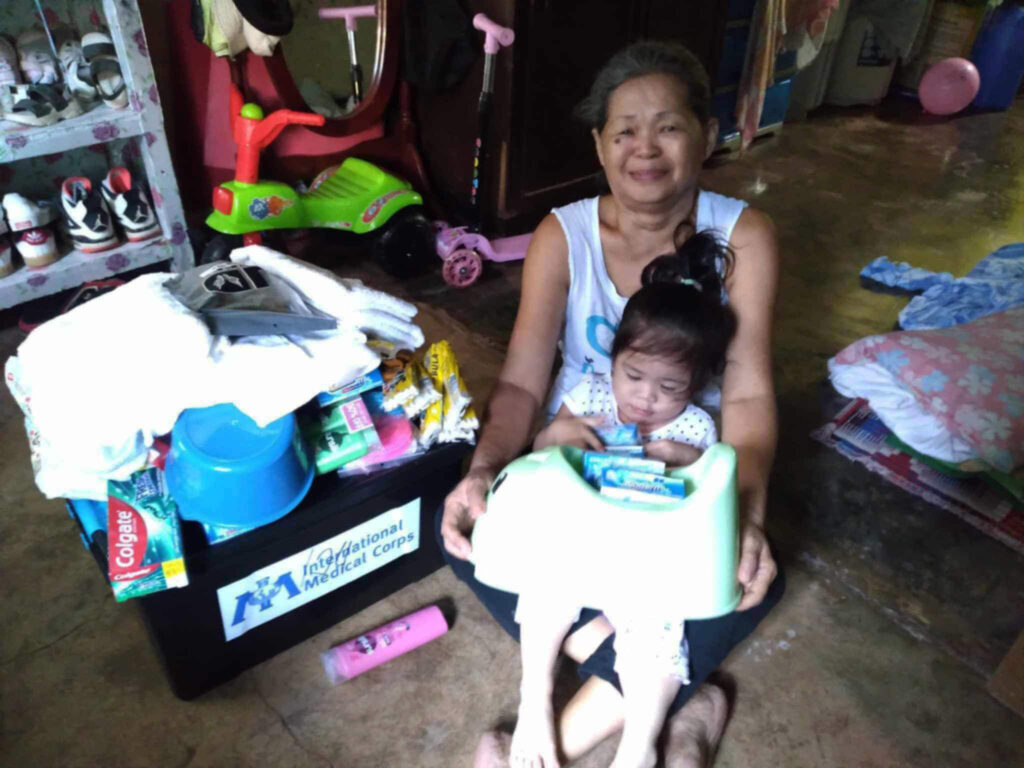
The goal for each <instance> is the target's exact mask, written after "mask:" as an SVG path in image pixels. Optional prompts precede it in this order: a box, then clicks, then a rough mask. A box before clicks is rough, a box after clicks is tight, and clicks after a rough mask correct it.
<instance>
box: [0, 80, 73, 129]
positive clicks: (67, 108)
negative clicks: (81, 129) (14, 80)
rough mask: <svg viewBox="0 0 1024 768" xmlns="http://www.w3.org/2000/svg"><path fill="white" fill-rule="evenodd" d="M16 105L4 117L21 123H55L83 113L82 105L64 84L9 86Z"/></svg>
mask: <svg viewBox="0 0 1024 768" xmlns="http://www.w3.org/2000/svg"><path fill="white" fill-rule="evenodd" d="M8 90H9V93H10V95H11V97H12V98H11V100H12V101H13V102H14V106H13V107H12V108H11V110H10V111H8V112H6V113H5V114H4V119H6V120H10V121H11V122H13V123H20V124H21V125H34V126H40V125H53V124H54V123H56V122H57V121H58V120H67V119H69V118H72V117H78V116H79V115H80V114H82V106H81V105H80V104H79V103H78V101H76V100H75V97H74V96H72V95H71V94H69V93H68V92H67V89H66V88H65V87H64V86H63V85H37V84H33V85H15V86H13V87H9V89H8Z"/></svg>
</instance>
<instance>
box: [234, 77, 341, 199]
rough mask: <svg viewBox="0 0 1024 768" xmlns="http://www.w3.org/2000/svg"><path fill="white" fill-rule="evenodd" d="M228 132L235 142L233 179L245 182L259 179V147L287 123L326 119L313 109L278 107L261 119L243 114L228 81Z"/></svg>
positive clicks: (238, 95) (236, 92) (319, 122)
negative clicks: (229, 109) (299, 110)
mask: <svg viewBox="0 0 1024 768" xmlns="http://www.w3.org/2000/svg"><path fill="white" fill-rule="evenodd" d="M229 102H230V106H231V135H232V137H233V138H234V140H235V144H237V145H238V159H237V161H236V163H235V179H236V180H237V181H243V182H246V183H248V184H255V183H256V182H257V181H258V180H259V168H260V150H262V149H265V148H266V147H267V145H269V144H270V142H272V141H273V140H274V139H276V138H277V137H278V134H280V133H281V131H283V130H284V129H285V128H286V127H287V126H289V125H317V126H319V125H323V124H324V123H325V122H326V118H324V116H323V115H317V114H314V113H312V112H296V111H295V110H292V109H277V110H274V111H273V112H271V113H270V114H269V115H267V116H266V117H264V118H262V119H255V118H251V117H243V116H242V108H243V107H244V104H243V103H242V92H241V90H239V88H238V86H237V85H235V84H234V83H231V84H230V97H229Z"/></svg>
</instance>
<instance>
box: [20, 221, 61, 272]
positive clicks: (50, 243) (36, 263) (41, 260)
mask: <svg viewBox="0 0 1024 768" xmlns="http://www.w3.org/2000/svg"><path fill="white" fill-rule="evenodd" d="M14 246H15V247H16V248H17V249H18V253H20V254H21V258H22V259H24V260H25V266H27V267H29V268H31V269H37V268H39V267H45V266H47V265H48V264H53V262H55V261H56V260H57V241H56V240H55V239H54V237H53V232H51V231H50V230H49V228H47V227H36V228H35V229H26V230H24V231H23V232H19V233H18V236H17V238H16V239H15V241H14Z"/></svg>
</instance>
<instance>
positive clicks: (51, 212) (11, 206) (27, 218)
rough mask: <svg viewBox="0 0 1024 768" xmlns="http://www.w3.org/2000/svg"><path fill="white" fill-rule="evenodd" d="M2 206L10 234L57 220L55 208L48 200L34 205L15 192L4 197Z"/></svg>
mask: <svg viewBox="0 0 1024 768" xmlns="http://www.w3.org/2000/svg"><path fill="white" fill-rule="evenodd" d="M3 206H4V213H5V214H7V222H8V223H9V224H10V225H11V231H12V232H21V231H23V230H26V229H35V228H36V227H42V226H45V225H47V224H49V223H50V222H51V221H53V220H54V219H55V218H57V208H56V206H54V205H53V203H51V202H50V201H49V200H40V201H39V202H38V203H35V202H33V201H31V200H29V199H28V198H27V197H25V196H24V195H19V194H18V193H17V192H8V193H7V194H6V195H4V201H3Z"/></svg>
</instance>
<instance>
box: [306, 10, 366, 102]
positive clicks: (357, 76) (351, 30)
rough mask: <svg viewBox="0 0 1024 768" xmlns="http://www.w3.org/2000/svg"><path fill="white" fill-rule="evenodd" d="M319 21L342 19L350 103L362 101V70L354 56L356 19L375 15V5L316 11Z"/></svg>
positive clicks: (356, 57) (357, 58)
mask: <svg viewBox="0 0 1024 768" xmlns="http://www.w3.org/2000/svg"><path fill="white" fill-rule="evenodd" d="M318 15H319V16H320V18H321V19H344V20H345V32H347V33H348V60H349V72H350V74H351V76H352V103H353V104H358V103H359V102H361V101H362V100H363V68H362V67H361V66H359V57H358V56H356V19H360V18H367V17H372V16H376V15H377V6H375V5H354V6H352V7H351V8H321V9H320V10H319V11H318Z"/></svg>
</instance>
